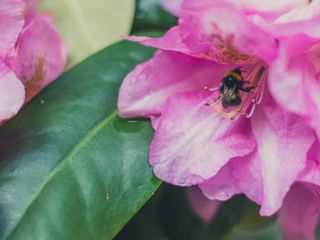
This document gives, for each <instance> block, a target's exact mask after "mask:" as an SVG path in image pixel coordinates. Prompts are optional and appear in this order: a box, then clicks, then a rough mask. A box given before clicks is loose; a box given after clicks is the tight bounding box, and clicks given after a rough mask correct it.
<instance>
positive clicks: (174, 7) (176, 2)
mask: <svg viewBox="0 0 320 240" xmlns="http://www.w3.org/2000/svg"><path fill="white" fill-rule="evenodd" d="M159 3H160V5H161V6H163V8H164V9H166V10H167V11H168V12H170V13H172V14H174V15H178V12H179V9H180V6H181V4H182V0H159Z"/></svg>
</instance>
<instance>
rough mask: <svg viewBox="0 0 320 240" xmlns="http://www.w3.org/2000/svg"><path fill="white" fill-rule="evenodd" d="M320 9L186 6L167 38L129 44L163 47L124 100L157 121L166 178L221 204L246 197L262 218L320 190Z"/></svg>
mask: <svg viewBox="0 0 320 240" xmlns="http://www.w3.org/2000/svg"><path fill="white" fill-rule="evenodd" d="M319 10H320V1H319V0H317V1H315V0H313V1H305V0H295V1H292V0H290V1H289V0H283V1H268V2H265V3H264V2H261V1H258V0H257V1H249V0H229V1H213V0H197V1H194V0H185V1H184V2H183V4H182V6H181V9H180V10H179V25H178V26H175V27H173V28H172V29H170V30H169V31H168V32H167V33H166V34H165V35H164V36H163V37H162V38H149V37H134V36H133V37H129V38H128V39H129V40H132V41H137V42H140V43H142V44H144V45H146V46H152V47H156V48H158V49H160V50H159V51H158V52H157V53H156V54H155V56H154V57H153V58H152V59H151V60H149V61H147V62H145V63H143V64H141V65H139V66H137V67H136V69H134V70H133V71H132V72H131V73H130V74H129V75H128V76H127V77H126V78H125V80H124V82H123V84H122V86H121V89H120V93H119V101H118V107H119V112H120V115H121V116H123V117H128V118H132V117H146V118H151V120H152V123H153V126H154V128H155V129H156V132H155V136H154V139H153V141H152V144H151V147H150V163H151V165H152V167H153V171H154V173H155V175H156V176H157V177H159V178H160V179H162V180H164V181H166V182H169V183H172V184H175V185H180V186H194V185H197V186H198V187H199V188H200V189H201V190H202V192H203V194H204V195H205V196H206V197H208V198H209V199H212V200H226V199H229V198H230V197H232V196H233V195H235V194H239V193H244V194H245V195H246V196H247V197H248V198H250V199H251V200H253V201H255V202H256V203H258V204H260V205H261V210H260V214H261V215H272V214H274V213H275V212H276V211H278V210H279V209H280V208H281V206H282V203H283V200H284V198H285V197H286V196H287V194H288V192H289V190H290V187H291V186H292V185H293V184H296V183H297V182H301V183H300V184H301V185H299V186H302V187H305V185H309V184H315V185H320V177H319V176H320V165H319V161H320V159H319V136H320V135H319V134H320V125H319V124H318V123H319V121H320V82H319V81H320V80H319V72H320V61H319V59H320V28H319V27H318V26H319V23H320V14H319V12H320V11H319ZM222 80H223V82H222ZM228 80H230V81H231V82H230V84H229V83H228ZM237 81H238V82H237ZM236 83H237V84H238V85H237V84H236ZM317 133H318V135H317ZM292 191H293V190H292ZM305 191H307V190H305ZM310 194H312V192H311V193H310ZM287 198H289V199H290V193H289V195H288V196H287ZM301 201H303V199H301ZM306 204H308V203H307V202H306ZM304 223H305V224H311V223H310V222H307V221H306V222H304ZM312 224H315V222H312ZM282 226H283V225H282ZM283 228H284V229H285V227H283ZM306 229H308V230H310V231H311V230H312V229H313V228H306ZM287 232H288V231H287ZM311 235H312V233H311ZM288 239H295V238H293V237H292V238H290V236H289V237H288Z"/></svg>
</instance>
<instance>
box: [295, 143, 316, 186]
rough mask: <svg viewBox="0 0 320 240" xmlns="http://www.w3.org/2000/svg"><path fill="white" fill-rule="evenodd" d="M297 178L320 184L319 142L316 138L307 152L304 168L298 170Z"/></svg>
mask: <svg viewBox="0 0 320 240" xmlns="http://www.w3.org/2000/svg"><path fill="white" fill-rule="evenodd" d="M299 180H300V181H303V182H308V183H313V184H315V185H319V186H320V144H319V140H318V139H316V140H315V141H314V143H313V145H312V147H311V148H310V150H309V152H308V160H307V163H306V167H305V169H304V170H303V171H302V172H300V174H299Z"/></svg>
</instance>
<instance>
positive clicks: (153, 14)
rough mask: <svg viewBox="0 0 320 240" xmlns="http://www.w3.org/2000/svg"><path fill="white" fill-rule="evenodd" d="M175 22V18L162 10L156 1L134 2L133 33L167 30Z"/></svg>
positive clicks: (140, 0) (137, 0) (143, 0)
mask: <svg viewBox="0 0 320 240" xmlns="http://www.w3.org/2000/svg"><path fill="white" fill-rule="evenodd" d="M177 22H178V19H177V17H175V16H172V15H171V14H170V13H168V12H166V11H165V10H164V9H162V7H161V6H160V5H159V3H158V1H157V0H136V13H135V18H134V23H133V28H132V31H133V33H136V31H141V30H154V29H159V30H167V29H169V28H170V27H172V26H174V25H176V24H177Z"/></svg>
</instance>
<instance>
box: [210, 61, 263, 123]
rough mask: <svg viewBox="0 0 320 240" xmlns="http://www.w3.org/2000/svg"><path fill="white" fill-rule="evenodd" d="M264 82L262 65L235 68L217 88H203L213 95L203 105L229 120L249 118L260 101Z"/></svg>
mask: <svg viewBox="0 0 320 240" xmlns="http://www.w3.org/2000/svg"><path fill="white" fill-rule="evenodd" d="M265 80H266V67H265V65H263V64H262V63H259V64H254V65H250V66H246V67H238V68H235V69H233V70H231V71H230V72H227V73H226V74H225V75H224V77H223V79H222V80H221V84H220V86H219V87H215V88H208V87H205V90H207V91H211V92H212V93H213V94H212V95H211V97H210V99H209V101H208V102H206V103H205V105H206V106H210V107H212V109H213V110H214V111H215V112H217V113H219V114H220V115H221V116H222V117H225V118H229V119H231V120H236V119H238V118H239V117H240V116H244V117H247V118H250V117H251V116H252V114H253V112H254V110H255V107H256V105H258V104H260V103H261V101H262V97H263V92H264V87H265Z"/></svg>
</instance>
